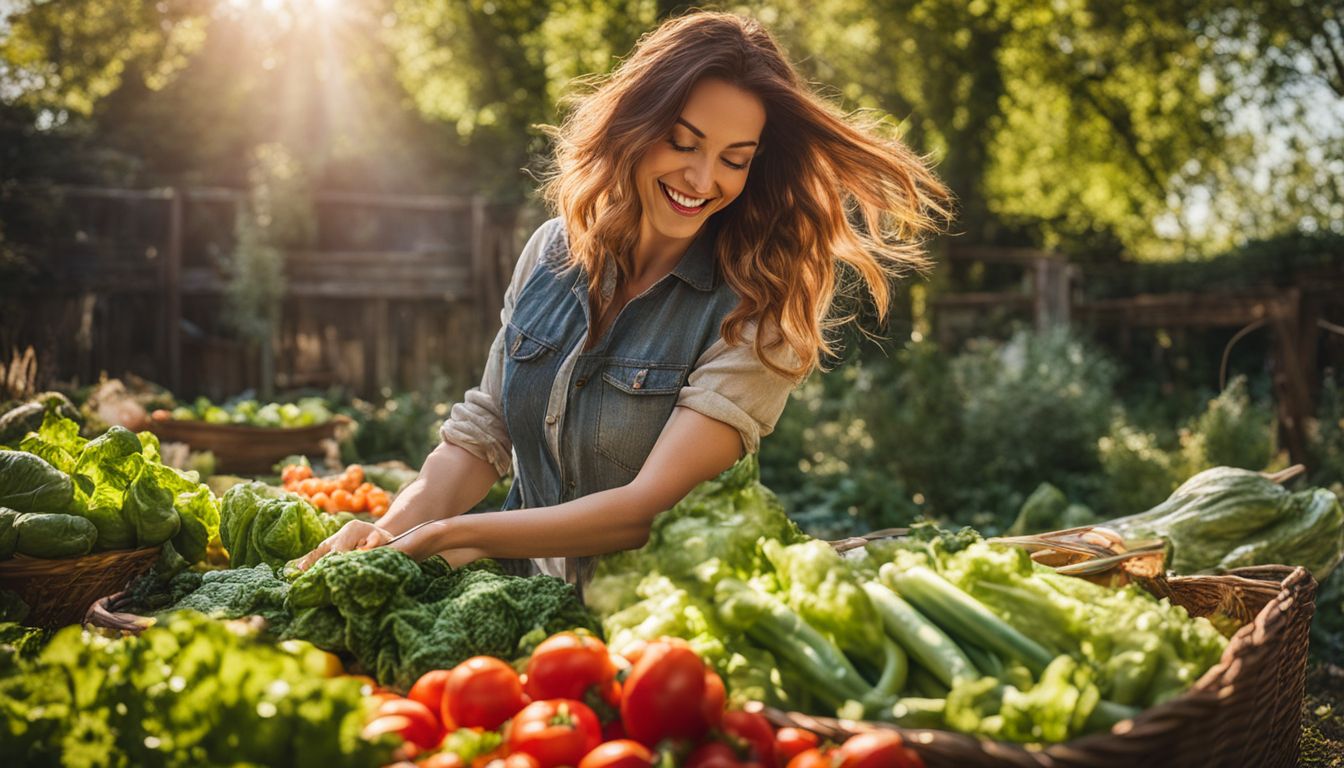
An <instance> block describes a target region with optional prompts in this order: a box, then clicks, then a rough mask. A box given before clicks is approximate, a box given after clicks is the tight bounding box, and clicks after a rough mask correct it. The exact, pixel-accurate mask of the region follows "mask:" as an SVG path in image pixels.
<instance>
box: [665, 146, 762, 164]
mask: <svg viewBox="0 0 1344 768" xmlns="http://www.w3.org/2000/svg"><path fill="white" fill-rule="evenodd" d="M667 143H668V144H670V145H672V149H674V150H676V151H677V152H694V151H695V150H696V149H697V147H683V146H681V145H680V144H678V143H677V142H676V141H675V140H673V139H668V140H667ZM723 164H724V165H726V166H728V167H729V168H732V169H733V170H735V171H740V170H742V169H743V168H746V167H747V163H734V162H732V161H731V160H724V161H723Z"/></svg>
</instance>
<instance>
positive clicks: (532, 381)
mask: <svg viewBox="0 0 1344 768" xmlns="http://www.w3.org/2000/svg"><path fill="white" fill-rule="evenodd" d="M552 135H553V138H554V139H555V140H556V146H557V152H556V167H555V170H554V172H553V174H552V175H551V176H550V177H549V178H548V179H547V181H546V183H545V186H544V189H543V192H544V196H545V198H546V199H547V201H548V202H549V203H550V204H551V206H552V207H553V208H554V209H556V210H558V211H559V216H558V217H556V218H554V219H552V220H550V221H548V222H546V223H545V224H543V225H542V226H541V227H540V228H539V229H538V230H537V231H536V232H535V233H534V234H533V235H532V237H531V239H530V240H529V241H528V243H527V245H526V247H525V248H524V249H523V253H522V255H521V257H520V259H519V263H518V266H517V268H516V270H515V273H514V275H513V279H512V281H511V284H510V285H509V288H508V291H507V292H506V294H505V297H504V308H503V311H502V312H501V321H502V327H501V329H500V331H499V334H498V335H497V336H496V338H495V340H494V343H493V345H492V346H491V349H490V356H489V359H488V361H487V366H486V371H485V375H484V377H483V379H482V381H481V384H480V386H479V387H476V388H474V389H472V390H470V391H468V392H467V393H466V396H465V398H464V401H463V402H462V403H460V404H458V405H456V406H454V408H453V410H452V413H451V414H450V417H449V418H448V420H447V421H446V422H445V423H444V425H443V427H442V430H441V434H442V436H443V442H442V443H441V444H440V445H439V446H438V447H437V448H436V449H435V450H434V451H433V452H431V453H430V455H429V457H428V458H427V459H426V460H425V463H424V467H423V468H422V469H421V471H420V475H419V477H418V478H417V479H416V480H415V481H414V482H413V483H411V485H409V486H408V487H407V488H406V489H405V490H404V491H403V492H402V493H401V494H400V495H399V496H398V497H397V499H396V501H395V502H394V503H393V505H392V508H391V509H390V510H389V511H388V513H387V515H386V516H384V517H383V518H382V519H381V520H379V521H378V522H377V523H376V524H369V523H363V522H352V523H350V524H348V525H346V526H345V527H344V528H342V529H341V530H340V531H339V532H337V533H336V534H335V535H334V536H332V537H331V538H330V539H328V540H327V541H326V542H324V543H323V544H322V545H321V546H320V547H318V548H317V549H315V550H314V551H313V552H312V553H310V554H309V555H307V556H306V557H305V558H303V560H302V562H301V563H300V565H301V566H303V567H307V566H308V565H311V563H313V562H315V561H316V560H317V558H319V557H321V556H322V555H323V554H326V553H327V552H334V551H344V550H349V549H355V548H370V547H376V546H382V545H385V544H388V543H389V541H391V539H392V538H393V537H395V536H397V535H398V534H402V533H405V532H407V531H411V530H412V529H414V531H413V532H412V533H410V534H409V535H406V536H402V537H400V538H398V539H397V540H396V541H395V543H393V544H392V546H395V547H397V548H399V549H402V550H404V551H405V552H407V553H408V554H410V555H412V556H413V557H416V558H423V557H428V556H429V555H431V554H434V553H440V554H442V555H443V556H444V557H445V558H447V560H448V561H449V562H450V563H452V564H454V565H458V564H462V563H467V562H470V561H473V560H476V559H478V558H482V557H492V558H501V559H522V558H531V559H533V561H534V562H535V563H536V565H537V567H538V568H539V569H540V570H542V571H543V572H546V573H551V574H553V575H558V576H562V577H565V578H568V579H570V580H571V581H576V582H578V583H580V584H581V583H582V582H583V581H584V580H585V579H586V577H587V575H588V570H589V568H588V567H587V565H588V564H590V562H591V560H590V557H591V556H594V555H599V554H602V553H607V552H613V551H617V550H622V549H629V548H634V547H639V546H641V545H642V544H643V543H644V542H645V540H646V539H647V537H648V534H649V529H650V525H651V523H652V521H653V518H654V517H655V516H656V515H657V514H658V513H659V512H661V511H663V510H665V509H668V508H670V507H671V506H673V505H674V504H675V503H676V502H677V501H678V500H680V499H681V498H682V497H683V496H684V495H685V494H686V493H687V492H688V491H690V490H691V488H693V487H694V486H695V485H696V484H697V483H699V482H701V481H703V480H706V479H708V478H711V477H713V476H715V475H716V474H718V473H719V472H721V471H723V470H724V469H726V468H728V467H729V466H731V465H732V464H733V463H734V462H736V461H737V460H738V459H739V458H740V457H741V456H742V455H743V454H744V453H748V452H753V451H755V450H756V449H757V447H758V445H759V441H760V438H761V437H762V436H764V435H766V434H768V433H769V432H770V431H771V430H772V429H773V427H774V424H775V421H776V420H777V419H778V417H779V414H780V412H781V411H782V410H783V408H784V404H785V402H786V400H787V398H788V394H789V392H790V391H791V390H792V388H793V387H794V386H795V385H796V384H797V383H798V382H799V381H800V380H801V379H802V377H804V376H805V375H806V374H807V373H808V372H809V371H811V370H812V369H813V368H814V367H816V366H817V363H818V360H819V358H820V355H821V354H822V353H823V352H825V351H827V350H828V349H829V346H828V341H827V338H826V332H827V331H828V330H829V329H830V328H829V327H828V326H830V325H833V324H835V323H836V322H837V321H836V320H835V319H834V318H832V319H831V321H830V322H827V318H828V316H829V314H830V312H829V310H830V309H831V302H832V298H833V296H834V294H835V293H836V291H837V281H838V279H839V274H838V272H839V270H838V269H837V265H838V263H843V264H844V265H846V267H847V268H848V269H847V270H845V271H846V272H847V273H848V274H852V275H855V276H857V278H858V281H861V282H862V283H863V284H864V286H865V287H866V289H867V291H868V292H869V294H870V295H871V297H872V300H873V302H874V304H875V305H876V307H877V309H878V311H879V314H884V313H885V311H886V308H887V304H888V289H887V285H888V283H887V279H888V277H889V276H890V275H891V274H893V273H898V272H901V271H903V270H904V269H905V268H907V267H912V266H916V267H917V266H920V265H922V263H923V261H922V258H921V256H920V252H919V244H918V240H919V238H920V237H921V236H922V235H925V234H927V233H928V232H930V231H931V230H932V229H933V223H934V221H936V220H938V219H945V218H946V217H947V215H948V210H947V205H948V203H947V199H948V195H947V192H946V190H945V188H944V187H943V186H942V185H941V184H940V183H939V182H938V180H937V179H936V178H935V177H934V176H933V175H932V174H931V173H930V172H929V171H928V169H927V168H926V167H925V165H924V164H923V162H922V161H921V160H920V159H919V158H918V157H917V156H915V155H914V154H913V153H911V152H910V150H908V149H907V148H906V147H904V146H903V145H901V144H900V143H899V142H897V141H895V140H891V139H887V138H883V137H882V136H881V135H880V134H879V133H878V131H877V130H876V126H875V125H872V124H865V123H861V122H859V121H858V120H856V119H854V118H852V117H851V118H846V117H844V116H841V115H839V114H838V113H837V112H836V111H834V109H833V108H831V107H830V106H829V105H827V104H826V103H825V102H824V101H822V100H821V99H819V98H818V97H816V96H815V95H813V94H812V93H811V92H810V91H809V90H808V89H807V88H806V87H805V86H804V85H803V83H802V82H801V80H800V79H799V77H798V75H797V74H796V72H795V71H794V70H793V69H792V67H791V66H790V64H789V63H788V61H787V59H786V58H785V57H784V55H783V54H782V52H781V51H780V49H779V48H778V46H777V45H776V44H775V42H774V41H773V40H772V39H771V37H770V36H769V34H768V33H767V32H766V31H765V30H764V29H762V27H761V26H760V25H759V24H758V23H756V22H755V21H752V20H750V19H746V18H742V17H738V16H733V15H729V14H722V13H710V12H701V13H693V14H690V15H686V16H682V17H680V18H676V19H673V20H670V21H668V22H666V23H664V24H662V25H661V26H660V27H658V29H656V30H655V31H653V32H652V33H650V34H648V35H647V36H645V37H644V38H643V39H642V40H641V41H640V43H639V44H638V45H637V46H636V48H635V50H634V52H633V53H632V54H631V56H630V57H629V58H627V59H626V60H625V61H624V62H623V63H622V64H621V65H620V67H619V68H617V69H616V71H615V72H613V73H612V75H611V76H610V77H609V78H608V79H607V80H606V81H605V82H604V83H603V84H602V85H601V87H599V88H598V89H596V90H595V91H594V92H593V93H591V94H590V95H588V96H586V97H585V98H583V99H582V100H580V101H579V103H578V104H577V106H576V108H575V109H574V110H573V111H572V112H571V113H570V115H569V117H568V118H567V119H566V121H565V123H564V125H563V126H561V128H559V129H558V130H554V131H553V132H552ZM854 218H858V219H861V225H860V226H856V225H855V223H854V221H852V219H854ZM511 454H512V455H511ZM511 467H512V469H513V470H514V474H515V480H514V484H513V488H512V491H511V492H510V494H509V497H508V499H507V501H506V502H505V504H504V505H503V506H504V509H503V510H501V511H499V512H486V513H480V514H472V515H463V514H462V513H463V512H465V511H467V510H469V509H471V508H472V507H473V506H474V505H475V504H477V503H478V502H479V501H480V500H481V499H482V498H484V496H485V494H486V492H487V491H488V490H489V488H490V486H491V485H492V484H493V483H494V482H495V481H496V480H497V479H498V478H499V477H500V476H501V475H503V474H504V473H506V472H508V471H509V469H510V468H511ZM422 524H423V525H422ZM417 526H419V527H417Z"/></svg>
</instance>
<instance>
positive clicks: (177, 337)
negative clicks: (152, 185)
mask: <svg viewBox="0 0 1344 768" xmlns="http://www.w3.org/2000/svg"><path fill="white" fill-rule="evenodd" d="M182 220H183V204H182V193H181V192H180V191H178V190H177V189H175V188H174V189H169V190H168V252H167V254H166V257H165V258H164V260H163V264H162V267H161V268H162V276H163V290H162V291H160V293H161V295H162V296H163V314H164V325H163V329H164V343H165V346H166V347H167V349H166V350H165V355H164V357H165V359H167V361H168V389H169V391H171V392H178V391H180V390H181V389H182Z"/></svg>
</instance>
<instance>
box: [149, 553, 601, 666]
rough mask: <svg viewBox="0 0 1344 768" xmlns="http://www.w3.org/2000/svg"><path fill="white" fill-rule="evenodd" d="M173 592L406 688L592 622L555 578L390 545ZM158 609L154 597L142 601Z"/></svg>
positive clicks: (211, 579) (186, 584)
mask: <svg viewBox="0 0 1344 768" xmlns="http://www.w3.org/2000/svg"><path fill="white" fill-rule="evenodd" d="M290 575H292V574H290V573H286V576H290ZM167 592H168V593H169V594H170V595H172V596H173V597H175V598H176V599H174V600H172V602H171V603H170V604H168V606H167V607H166V608H163V609H162V612H171V611H173V610H179V609H188V608H189V609H194V610H197V611H201V612H203V613H206V614H209V615H211V616H214V617H218V618H239V617H244V616H252V615H260V616H262V617H263V618H265V619H266V620H267V625H268V626H267V632H268V633H269V634H271V635H273V636H275V637H279V638H292V639H298V640H306V641H308V642H311V643H313V644H314V645H316V646H318V647H319V648H323V649H325V650H328V651H333V652H336V653H340V654H342V655H345V656H347V657H349V658H352V659H354V661H355V662H356V663H358V665H359V666H360V667H361V668H362V669H364V670H366V671H368V672H369V673H370V674H371V675H373V676H374V677H375V678H376V679H377V680H378V682H380V683H382V684H384V685H390V686H398V687H401V688H406V687H408V686H410V684H411V683H412V682H414V680H415V679H416V678H417V677H419V676H420V675H421V674H423V673H424V672H426V671H428V670H430V669H436V668H442V667H451V666H453V665H455V664H457V663H459V662H461V661H462V660H464V659H466V658H468V657H471V656H476V655H482V654H486V655H494V656H501V657H505V658H512V657H514V656H516V655H518V654H519V653H520V647H521V646H523V645H525V644H526V642H527V639H528V637H529V636H531V635H532V633H536V632H541V633H550V632H556V631H560V630H564V629H571V628H578V627H583V628H589V629H595V628H596V626H595V622H594V620H593V618H592V616H591V615H590V614H589V613H588V612H587V611H586V610H585V609H584V607H583V605H582V603H580V602H579V600H578V597H577V595H576V594H575V592H574V588H573V587H572V586H571V585H569V584H567V583H565V582H563V581H561V580H559V579H555V578H551V577H549V576H533V577H529V578H521V577H516V576H507V575H505V574H503V573H501V572H500V571H499V569H498V567H497V566H495V565H494V564H493V563H490V562H482V563H479V564H474V565H470V566H467V567H465V568H459V569H456V570H454V569H450V568H449V567H448V565H447V563H446V562H444V561H443V559H442V558H430V559H429V560H427V561H425V562H424V563H417V562H415V561H414V560H413V559H411V558H410V557H408V556H407V555H405V554H403V553H402V552H399V551H397V550H395V549H391V548H388V547H380V548H378V549H373V550H368V551H358V552H343V553H337V554H331V555H328V556H326V557H324V558H322V559H321V560H319V561H318V562H317V564H315V565H314V566H313V567H312V568H310V569H308V570H307V571H304V572H302V573H301V574H298V575H297V577H296V578H293V580H292V581H290V580H289V579H287V578H285V577H284V576H281V575H279V574H278V573H277V572H276V571H275V570H274V569H273V568H272V567H271V566H269V565H267V564H265V563H262V564H260V565H257V566H256V567H252V568H235V569H232V570H224V571H210V572H206V573H204V574H199V573H194V572H188V573H184V574H180V575H178V576H177V577H175V578H174V579H173V580H172V581H171V582H170V584H169V586H168V588H167ZM165 602H167V601H164V600H162V599H160V600H158V602H157V604H158V605H163V604H164V603H165ZM146 603H148V605H147V604H146ZM153 605H154V603H153V598H152V597H149V598H144V602H143V603H142V604H141V605H140V606H136V607H137V608H138V609H140V610H144V609H145V608H146V607H150V606H153ZM543 636H544V634H543Z"/></svg>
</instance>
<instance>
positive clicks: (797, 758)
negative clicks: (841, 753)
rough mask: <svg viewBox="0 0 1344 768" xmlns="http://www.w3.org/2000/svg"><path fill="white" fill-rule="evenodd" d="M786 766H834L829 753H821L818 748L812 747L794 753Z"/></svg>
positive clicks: (801, 767)
mask: <svg viewBox="0 0 1344 768" xmlns="http://www.w3.org/2000/svg"><path fill="white" fill-rule="evenodd" d="M788 768H835V762H834V761H833V760H831V756H830V755H827V754H823V753H822V751H821V750H820V749H817V748H815V747H814V748H812V749H807V750H803V751H802V752H799V753H798V754H796V755H794V756H793V759H792V760H790V761H789V765H788Z"/></svg>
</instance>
